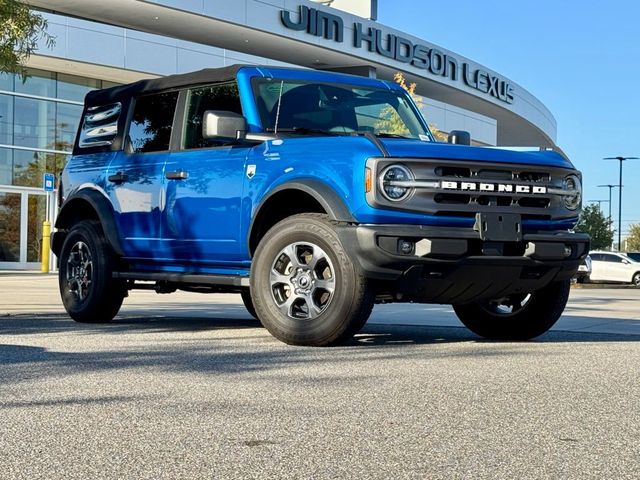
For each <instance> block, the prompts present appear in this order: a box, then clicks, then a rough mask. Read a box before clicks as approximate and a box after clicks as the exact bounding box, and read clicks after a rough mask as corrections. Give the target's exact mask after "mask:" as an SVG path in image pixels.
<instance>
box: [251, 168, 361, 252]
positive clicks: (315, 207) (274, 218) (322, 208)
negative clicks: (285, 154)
mask: <svg viewBox="0 0 640 480" xmlns="http://www.w3.org/2000/svg"><path fill="white" fill-rule="evenodd" d="M298 213H326V214H327V215H328V216H329V218H330V219H331V220H334V221H338V222H354V221H355V219H354V218H353V215H352V214H351V212H350V211H349V209H348V208H347V206H346V204H345V202H344V201H343V200H342V199H341V198H340V196H339V195H338V193H337V192H336V191H335V190H334V189H333V188H331V187H330V186H329V185H327V184H325V183H322V182H319V181H317V180H312V179H309V180H298V181H295V182H288V183H284V184H282V185H279V186H278V187H276V188H274V189H273V190H271V191H270V192H269V194H268V195H267V196H265V198H264V199H263V200H262V201H261V202H260V204H259V205H258V207H257V208H256V210H255V214H254V215H253V217H252V220H251V225H250V227H249V233H248V245H249V253H250V254H251V255H252V256H253V253H254V252H255V250H256V248H257V246H258V242H259V241H260V239H261V238H262V236H263V235H264V234H265V233H266V232H267V231H268V230H269V229H270V228H271V227H272V226H273V225H275V224H276V223H278V222H279V221H281V220H283V219H285V218H287V217H289V216H291V215H295V214H298Z"/></svg>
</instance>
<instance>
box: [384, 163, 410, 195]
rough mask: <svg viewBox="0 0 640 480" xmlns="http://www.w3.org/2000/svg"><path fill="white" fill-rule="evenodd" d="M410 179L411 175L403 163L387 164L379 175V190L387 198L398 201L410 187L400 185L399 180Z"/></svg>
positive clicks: (406, 193)
mask: <svg viewBox="0 0 640 480" xmlns="http://www.w3.org/2000/svg"><path fill="white" fill-rule="evenodd" d="M411 180H413V175H412V174H411V171H410V170H409V169H408V168H407V167H405V166H403V165H389V166H388V167H387V168H385V169H384V170H383V171H382V174H381V175H380V190H381V191H382V194H383V195H384V196H385V198H387V199H388V200H391V201H392V202H399V201H400V200H404V199H405V198H406V197H407V196H408V195H409V193H411V187H408V186H405V185H402V184H401V182H408V181H411Z"/></svg>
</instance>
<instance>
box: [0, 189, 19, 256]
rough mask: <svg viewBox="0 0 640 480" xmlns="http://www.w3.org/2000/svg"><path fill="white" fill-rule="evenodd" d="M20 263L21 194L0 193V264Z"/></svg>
mask: <svg viewBox="0 0 640 480" xmlns="http://www.w3.org/2000/svg"><path fill="white" fill-rule="evenodd" d="M19 261H20V194H19V193H2V192H0V262H19Z"/></svg>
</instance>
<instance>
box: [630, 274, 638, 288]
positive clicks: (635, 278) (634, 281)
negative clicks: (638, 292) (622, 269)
mask: <svg viewBox="0 0 640 480" xmlns="http://www.w3.org/2000/svg"><path fill="white" fill-rule="evenodd" d="M631 283H633V284H634V285H635V286H636V287H640V272H636V273H634V274H633V277H632V278H631Z"/></svg>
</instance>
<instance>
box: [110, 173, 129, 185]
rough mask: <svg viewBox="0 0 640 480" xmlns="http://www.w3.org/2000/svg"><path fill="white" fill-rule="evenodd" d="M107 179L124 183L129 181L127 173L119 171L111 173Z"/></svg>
mask: <svg viewBox="0 0 640 480" xmlns="http://www.w3.org/2000/svg"><path fill="white" fill-rule="evenodd" d="M107 180H109V181H110V182H113V183H122V182H126V181H127V175H126V174H124V173H122V172H118V173H116V174H113V175H109V176H108V177H107Z"/></svg>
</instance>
